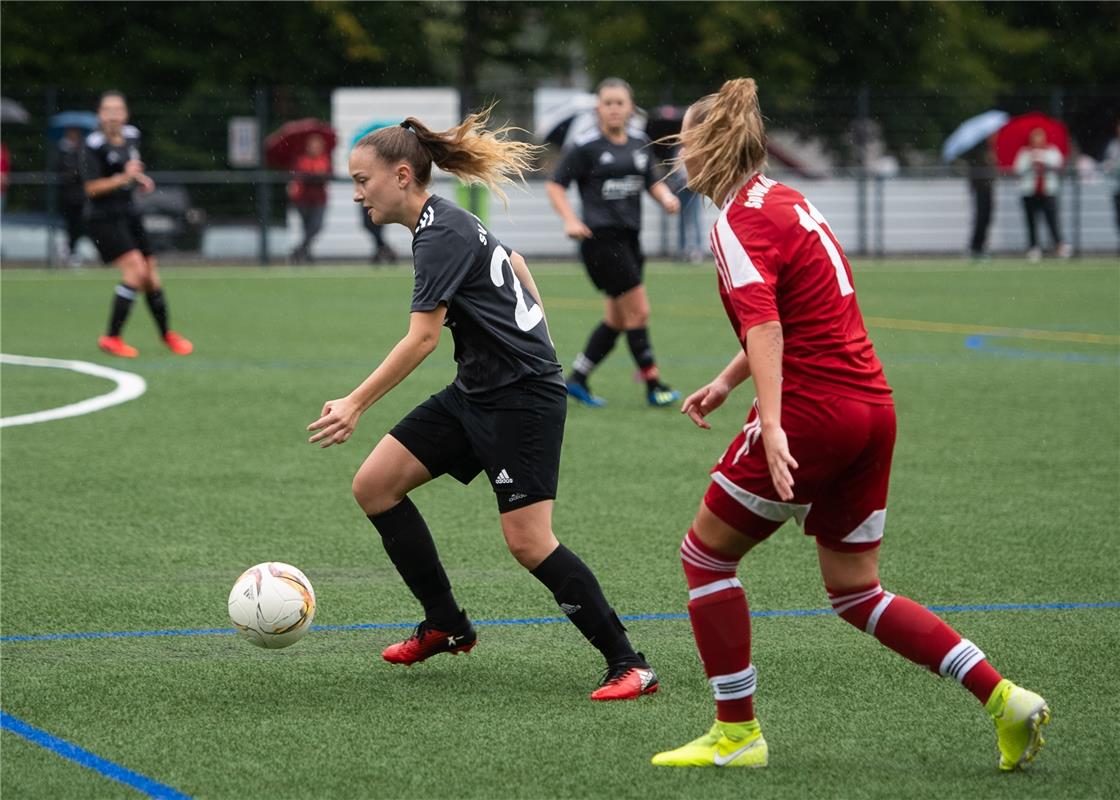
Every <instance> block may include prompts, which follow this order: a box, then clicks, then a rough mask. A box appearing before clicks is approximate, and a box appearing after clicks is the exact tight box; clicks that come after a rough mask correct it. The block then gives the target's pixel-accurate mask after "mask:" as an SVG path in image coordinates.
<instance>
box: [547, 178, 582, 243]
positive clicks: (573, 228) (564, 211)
mask: <svg viewBox="0 0 1120 800" xmlns="http://www.w3.org/2000/svg"><path fill="white" fill-rule="evenodd" d="M544 188H545V191H547V192H548V200H549V202H550V203H552V207H553V208H554V209H556V213H557V214H559V215H560V219H562V220H563V221H564V235H565V236H567V237H568V238H569V239H590V238H591V229H590V228H588V227H587V226H586V225H584V224H583V221H582V220H580V218H579V217H578V216H576V212H575V210H574V209H573V208H572V204H571V203H570V202H568V190H567V189H565V188H564V187H563V186H561V185H560V184H558V183H556V181H545V183H544Z"/></svg>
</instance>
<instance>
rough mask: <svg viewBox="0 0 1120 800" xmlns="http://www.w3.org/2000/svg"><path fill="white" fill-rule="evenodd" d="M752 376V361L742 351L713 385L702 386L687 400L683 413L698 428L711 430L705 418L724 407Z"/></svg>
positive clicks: (717, 377)
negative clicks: (730, 395) (740, 386)
mask: <svg viewBox="0 0 1120 800" xmlns="http://www.w3.org/2000/svg"><path fill="white" fill-rule="evenodd" d="M750 376H751V365H750V360H749V359H748V358H747V354H746V353H745V352H743V351H742V350H740V351H739V352H738V353H736V354H735V357H734V358H733V359H731V362H730V363H729V364H728V365H727V366H726V367H724V368H723V370H722V371H721V372H720V373H719V375H717V376H716V377H715V378H713V379H712V381H711V383H709V384H707V385H706V386H701V387H700V388H699V389H697V390H696V391H695V392H693V393H692V394H690V395H689V396H688V397H686V398H685V401H684V404H683V405H682V406H681V413H682V414H687V415H688V417H689V419H691V420H692V421H693V422H694V423H696V426H697V427H698V428H703V429H705V430H710V429H711V427H712V426H711V425H709V424H708V423H707V422H706V421H705V420H704V418H705V417H706V416H708V414H710V413H712V412H713V411H715V410H716V409H717V408H719V407H720V406H721V405H723V401H724V400H726V399H727V396H728V395H729V394H731V392H732V391H734V390H735V388H736V387H737V386H739V384H741V383H742V382H743V381H745V380H746V379H747V378H749V377H750Z"/></svg>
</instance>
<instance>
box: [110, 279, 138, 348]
mask: <svg viewBox="0 0 1120 800" xmlns="http://www.w3.org/2000/svg"><path fill="white" fill-rule="evenodd" d="M135 299H136V290H135V289H133V288H132V287H131V286H129V285H128V284H126V283H118V284H117V288H116V289H114V290H113V305H112V306H111V307H110V310H109V330H108V331H107V333H108V335H109V336H120V335H121V328H123V327H124V321H125V320H126V319H128V312H129V311H131V310H132V301H133V300H135Z"/></svg>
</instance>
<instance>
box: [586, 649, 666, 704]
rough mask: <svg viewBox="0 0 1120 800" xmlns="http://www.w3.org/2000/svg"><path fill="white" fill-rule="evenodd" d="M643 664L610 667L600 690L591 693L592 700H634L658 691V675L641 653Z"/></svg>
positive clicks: (639, 655)
mask: <svg viewBox="0 0 1120 800" xmlns="http://www.w3.org/2000/svg"><path fill="white" fill-rule="evenodd" d="M638 658H642V659H643V660H642V661H641V663H638V664H634V663H630V664H622V665H619V666H613V667H608V668H607V672H606V674H605V675H604V676H603V680H602V683H600V684H599V688H598V689H596V690H595V691H593V692H592V693H591V699H592V700H633V699H634V698H635V697H641V696H642V695H643V694H653V693H654V692H656V691H657V686H658V682H657V675H656V674H655V673H654V671H653V670H652V669H650V667H649V664H647V663H645V660H644V658H643V656H642V654H641V653H638Z"/></svg>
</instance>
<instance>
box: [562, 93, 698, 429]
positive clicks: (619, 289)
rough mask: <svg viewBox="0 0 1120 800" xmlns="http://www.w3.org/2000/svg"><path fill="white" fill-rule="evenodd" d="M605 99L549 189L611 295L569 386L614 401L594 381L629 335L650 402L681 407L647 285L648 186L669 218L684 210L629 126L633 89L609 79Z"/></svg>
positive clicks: (579, 397) (598, 402) (596, 400)
mask: <svg viewBox="0 0 1120 800" xmlns="http://www.w3.org/2000/svg"><path fill="white" fill-rule="evenodd" d="M597 94H598V97H599V102H598V114H599V126H598V127H597V128H596V129H594V130H592V131H591V132H590V133H588V134H585V135H584V136H583V137H581V138H578V139H576V141H575V146H574V147H573V148H572V149H571V150H569V151H568V152H567V154H566V155H565V156H564V158H563V159H562V160H561V162H560V166H559V167H557V169H556V174H555V175H554V177H553V179H552V180H551V181H549V182H548V183H546V184H545V186H546V187H547V191H548V198H549V200H550V201H551V202H552V207H553V208H554V209H556V212H557V213H558V214H559V215H560V218H561V219H562V220H563V221H564V233H565V234H566V235H567V236H568V237H569V238H571V239H575V240H577V241H579V242H580V254H581V255H582V256H583V263H584V266H585V267H586V268H587V274H588V276H589V277H590V278H591V282H592V283H593V284H595V287H596V288H597V289H599V290H600V291H601V292H603V293H604V294H605V295H606V296H607V299H606V307H605V309H604V313H603V321H602V322H600V323H599V325H598V326H596V328H595V330H593V331H592V332H591V336H590V338H589V339H588V340H587V344H586V346H585V347H584V348H583V352H582V353H580V354H579V355H578V356H576V360H575V364H574V365H573V367H572V373H571V375H570V377H569V379H568V381H567V386H568V394H569V395H570V396H571V397H572V398H573V399H575V400H576V401H578V402H580V403H582V404H583V405H586V406H590V407H592V408H596V407H599V406H603V405H605V404H606V401H605V400H603V399H602V398H600V397H596V396H595V395H594V394H592V393H591V389H590V387H589V386H588V377H589V376H590V375H591V372H592V370H594V369H595V367H596V366H598V365H599V363H600V362H601V361H602V360H603V359H605V358H606V357H607V355H608V354H610V352H611V350H612V349H614V345H615V341H616V340H617V339H618V336H619V334H620V333H622V332H623V331H625V332H626V341H627V343H628V344H629V345H630V354H631V355H632V356H633V358H634V361H635V363H636V364H637V365H638V370H639V374H640V376H641V378H642V380H643V381H644V382H645V384H646V400H647V402H648V403H649V404H650V405H651V406H656V407H666V406H670V405H672V404H673V403H675V402H676V401H677V400H678V399H679V398H680V393H678V392H676V391H674V390H673V389H671V388H669V387H668V386H666V385H665V384H664V383H662V381H661V372H660V370H659V369H658V367H657V361H656V359H655V358H654V355H653V345H652V344H651V343H650V338H649V327H648V326H649V313H650V309H649V297H648V296H647V295H646V289H645V286H643V285H642V272H643V269H644V266H645V256H643V255H642V249H641V244H640V243H639V240H638V233H639V230H640V228H641V218H642V204H641V203H642V190H643V189H645V190H646V191H648V192H649V193H650V194H651V195H652V196H653V198H654V199H655V200H657V202H658V203H660V204H661V207H662V208H664V209H665V211H666V212H667V213H669V214H676V213H677V212H678V211H679V210H680V201H679V200H678V199H677V198H676V196H675V195H674V194H673V192H672V191H671V190H670V189H669V187H668V186H666V185H665V183H663V182H659V181H657V179H656V176H655V172H654V163H653V162H654V159H653V158H652V154H651V153H650V151H649V149H648V145H649V139H648V138H647V137H646V136H645V134H641V133H637V132H634V131H631V130H629V129H628V128H627V123H628V122H629V120H630V117H631V115H632V114H633V113H634V99H633V93H632V92H631V89H630V84H628V83H627V82H626V81H624V80H622V79H621V78H607V79H606V80H604V81H603V82H602V83H600V84H599V87H598V90H597ZM572 181H576V182H577V184H578V185H579V193H580V199H581V201H582V203H583V219H582V220H581V219H580V218H579V217H578V216H576V214H575V212H574V211H573V210H572V206H571V204H570V203H569V202H568V196H567V189H568V186H569V185H570V184H571V182H572Z"/></svg>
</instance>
